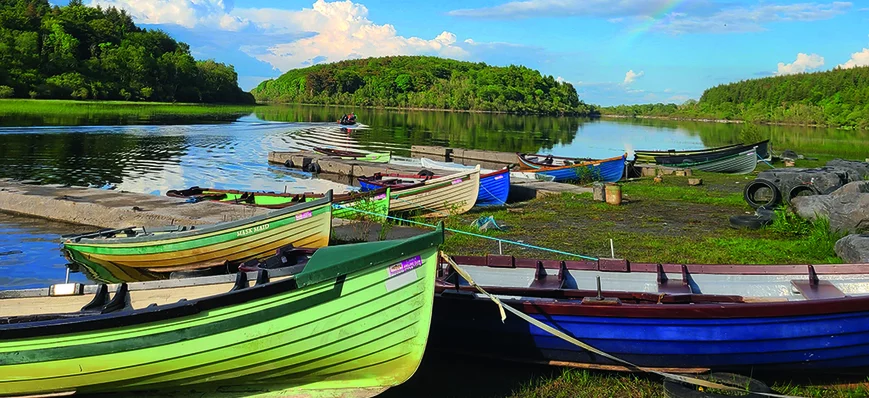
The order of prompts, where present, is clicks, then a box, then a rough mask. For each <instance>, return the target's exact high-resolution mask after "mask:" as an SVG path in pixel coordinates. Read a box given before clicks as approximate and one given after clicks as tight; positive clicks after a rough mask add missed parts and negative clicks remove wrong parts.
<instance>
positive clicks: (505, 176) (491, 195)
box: [476, 169, 510, 206]
mask: <svg viewBox="0 0 869 398" xmlns="http://www.w3.org/2000/svg"><path fill="white" fill-rule="evenodd" d="M509 195H510V171H509V170H507V169H503V170H498V171H496V172H494V173H489V174H484V175H482V176H480V192H479V193H478V194H477V204H476V206H502V205H504V204H506V203H507V197H508V196H509Z"/></svg>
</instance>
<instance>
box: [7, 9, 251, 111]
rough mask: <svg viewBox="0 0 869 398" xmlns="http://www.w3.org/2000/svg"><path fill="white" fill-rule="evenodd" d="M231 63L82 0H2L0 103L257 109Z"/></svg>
mask: <svg viewBox="0 0 869 398" xmlns="http://www.w3.org/2000/svg"><path fill="white" fill-rule="evenodd" d="M237 80H238V75H237V74H236V72H235V69H234V68H233V67H232V66H231V65H225V64H222V63H218V62H215V61H214V60H204V61H197V60H195V59H194V58H193V56H191V55H190V48H189V47H188V45H187V44H185V43H179V42H176V41H175V40H174V39H173V38H172V37H170V36H169V35H168V34H166V33H165V32H163V31H160V30H147V29H140V28H138V27H137V26H136V25H135V24H134V23H133V20H132V18H131V17H130V16H129V15H127V14H126V12H125V11H124V10H118V9H116V8H114V7H111V8H107V9H101V8H99V7H88V6H85V5H83V4H82V1H81V0H72V1H70V3H69V5H68V6H51V5H50V4H49V2H48V1H47V0H0V98H50V99H81V100H84V99H99V100H127V101H161V102H209V103H253V102H254V99H253V96H252V95H250V93H247V92H244V91H242V90H241V89H240V88H239V87H238V83H237Z"/></svg>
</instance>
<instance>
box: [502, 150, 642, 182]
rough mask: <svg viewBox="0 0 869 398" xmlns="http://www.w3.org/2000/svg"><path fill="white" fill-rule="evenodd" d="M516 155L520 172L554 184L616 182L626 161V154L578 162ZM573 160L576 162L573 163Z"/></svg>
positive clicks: (619, 178) (549, 157) (550, 157)
mask: <svg viewBox="0 0 869 398" xmlns="http://www.w3.org/2000/svg"><path fill="white" fill-rule="evenodd" d="M516 155H517V156H518V157H519V165H520V167H521V168H520V170H521V171H524V172H528V173H534V174H541V175H545V176H550V177H553V178H554V181H556V182H564V181H582V180H591V181H603V182H616V181H618V180H621V179H622V175H623V174H624V171H625V160H626V159H627V154H624V155H622V156H621V157H615V158H609V159H600V160H578V159H570V158H562V157H555V156H548V157H545V158H544V159H540V158H538V157H539V156H543V155H525V154H521V153H517V154H516ZM574 160H576V161H577V162H576V163H574V162H573V161H574ZM544 162H545V163H544Z"/></svg>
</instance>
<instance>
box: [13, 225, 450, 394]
mask: <svg viewBox="0 0 869 398" xmlns="http://www.w3.org/2000/svg"><path fill="white" fill-rule="evenodd" d="M441 243H443V226H442V225H439V226H438V229H437V230H436V231H433V232H430V233H427V234H424V235H420V236H416V237H413V238H410V239H404V240H391V241H380V242H370V243H359V244H351V245H341V246H330V247H325V248H322V249H319V250H318V251H317V252H316V253H314V255H313V256H312V257H311V258H310V259H309V260H308V261H307V263H306V264H304V265H303V269H302V270H301V272H298V269H296V268H295V267H286V268H278V269H275V270H269V271H266V270H260V271H258V273H253V272H252V273H250V274H247V273H238V274H236V275H221V276H209V277H199V278H185V279H174V280H166V281H154V282H137V283H130V284H120V285H116V286H107V285H99V286H98V285H88V286H82V285H79V284H63V285H54V286H51V287H50V288H44V289H30V290H7V291H0V375H2V376H0V395H4V396H5V395H35V394H57V395H61V394H70V393H102V392H106V393H109V392H111V393H118V392H120V393H129V394H130V395H131V396H133V395H132V394H133V392H136V393H135V396H143V395H142V393H141V392H145V396H154V395H162V394H177V395H179V396H193V395H194V394H195V395H197V396H209V397H240V396H263V397H265V396H268V397H278V396H304V397H367V396H373V395H376V394H378V393H381V392H383V391H384V390H386V389H388V388H389V387H391V386H395V385H398V384H401V383H403V382H404V381H406V380H407V379H408V378H410V377H411V376H412V375H413V374H414V372H415V371H416V369H417V367H418V366H419V364H420V361H421V359H422V356H423V351H424V350H425V346H426V340H427V338H428V333H429V326H430V322H431V312H432V302H433V299H434V287H435V283H434V282H435V273H436V268H437V265H438V257H437V256H438V246H439V245H440V244H441ZM293 272H296V273H293ZM253 280H256V282H255V283H252V282H250V281H253ZM108 291H115V294H114V295H113V296H112V297H111V298H109V294H108V293H107V292H108ZM149 391H155V393H148V392H149ZM113 396H117V394H113Z"/></svg>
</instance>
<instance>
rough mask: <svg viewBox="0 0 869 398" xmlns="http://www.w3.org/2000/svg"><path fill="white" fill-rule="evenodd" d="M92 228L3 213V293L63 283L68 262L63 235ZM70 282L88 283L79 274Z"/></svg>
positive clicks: (0, 277)
mask: <svg viewBox="0 0 869 398" xmlns="http://www.w3.org/2000/svg"><path fill="white" fill-rule="evenodd" d="M89 229H93V227H82V226H76V225H72V224H63V223H56V222H51V221H46V220H41V219H32V218H25V217H18V216H12V215H9V214H5V213H0V289H4V290H5V289H26V288H36V287H45V286H48V285H50V284H53V283H63V282H64V279H65V276H66V263H67V260H66V259H65V258H63V256H62V255H61V252H60V246H61V245H60V235H63V234H69V233H80V232H85V231H86V230H89ZM70 281H73V282H86V281H87V278H86V277H85V276H84V275H82V274H78V273H71V274H70Z"/></svg>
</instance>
